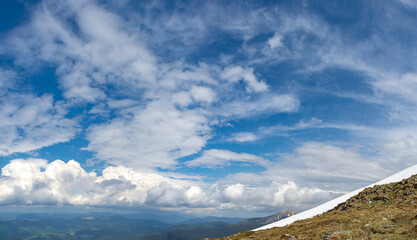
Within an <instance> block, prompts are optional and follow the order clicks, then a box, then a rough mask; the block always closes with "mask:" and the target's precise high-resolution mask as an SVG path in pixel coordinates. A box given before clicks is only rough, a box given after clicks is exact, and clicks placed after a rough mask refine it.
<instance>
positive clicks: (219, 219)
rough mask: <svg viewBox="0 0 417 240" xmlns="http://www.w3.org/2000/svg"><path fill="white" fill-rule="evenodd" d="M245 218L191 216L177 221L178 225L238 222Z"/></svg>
mask: <svg viewBox="0 0 417 240" xmlns="http://www.w3.org/2000/svg"><path fill="white" fill-rule="evenodd" d="M242 220H244V218H228V217H203V218H191V219H189V220H186V221H182V222H179V223H177V224H176V225H183V224H202V223H210V222H227V223H237V222H239V221H242Z"/></svg>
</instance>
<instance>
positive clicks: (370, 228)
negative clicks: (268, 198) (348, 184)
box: [221, 169, 417, 240]
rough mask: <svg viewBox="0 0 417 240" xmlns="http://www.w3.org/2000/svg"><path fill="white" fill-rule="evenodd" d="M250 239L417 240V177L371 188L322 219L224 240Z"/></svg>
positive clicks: (324, 215) (313, 219)
mask: <svg viewBox="0 0 417 240" xmlns="http://www.w3.org/2000/svg"><path fill="white" fill-rule="evenodd" d="M408 170H410V169H408ZM400 173H402V174H404V173H405V172H404V171H402V172H400ZM408 173H410V172H408ZM396 175H397V174H396ZM403 176H406V174H404V175H403ZM396 177H399V175H397V176H396ZM392 179H394V178H391V180H392ZM384 180H386V181H388V180H389V179H388V180H387V179H384ZM248 238H250V239H329V240H330V239H390V240H394V239H417V175H413V176H411V177H409V178H408V179H404V180H401V181H400V182H396V183H389V184H385V185H376V186H373V187H368V188H366V189H365V190H363V191H362V192H360V193H359V194H357V195H355V196H352V197H351V198H349V199H348V200H347V201H345V202H343V203H340V204H338V205H337V206H335V207H334V208H333V209H331V210H330V211H327V212H325V213H324V214H322V215H319V216H316V217H313V218H309V219H304V220H299V221H296V222H294V223H293V224H291V225H288V226H286V227H276V228H272V229H267V230H259V231H251V232H245V233H239V234H236V235H234V236H230V237H226V238H221V239H227V240H234V239H248Z"/></svg>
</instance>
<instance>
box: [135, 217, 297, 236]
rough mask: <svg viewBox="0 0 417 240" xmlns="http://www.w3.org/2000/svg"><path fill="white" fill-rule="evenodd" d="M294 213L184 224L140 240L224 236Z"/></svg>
mask: <svg viewBox="0 0 417 240" xmlns="http://www.w3.org/2000/svg"><path fill="white" fill-rule="evenodd" d="M294 214H296V212H295V211H293V210H286V211H284V212H280V213H277V214H274V215H271V216H268V217H263V218H249V219H245V220H242V221H239V222H237V223H235V224H231V223H227V222H211V223H203V224H182V225H178V226H174V227H171V228H169V229H168V230H167V231H163V232H161V233H158V234H151V235H147V236H142V237H140V238H139V240H199V239H202V238H208V237H224V236H228V235H231V234H235V233H238V232H242V231H248V230H252V229H254V228H257V227H260V226H263V225H265V224H269V223H272V222H274V221H279V220H281V219H284V218H286V217H289V216H292V215H294Z"/></svg>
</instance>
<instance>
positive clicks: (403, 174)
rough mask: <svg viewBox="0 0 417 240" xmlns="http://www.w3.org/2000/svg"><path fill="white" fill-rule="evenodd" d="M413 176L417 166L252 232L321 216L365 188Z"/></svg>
mask: <svg viewBox="0 0 417 240" xmlns="http://www.w3.org/2000/svg"><path fill="white" fill-rule="evenodd" d="M414 174H417V165H414V166H412V167H409V168H407V169H404V170H402V171H400V172H398V173H396V174H394V175H391V176H389V177H387V178H385V179H383V180H381V181H379V182H377V183H374V184H371V185H368V186H366V187H363V188H360V189H357V190H355V191H352V192H350V193H347V194H345V195H343V196H340V197H338V198H336V199H333V200H331V201H329V202H326V203H324V204H321V205H319V206H317V207H314V208H312V209H310V210H307V211H304V212H301V213H299V214H296V215H294V216H291V217H289V218H286V219H284V220H281V221H277V222H274V223H272V224H269V225H265V226H263V227H260V228H257V229H255V230H254V231H258V230H264V229H269V228H273V227H283V226H286V225H288V224H291V223H293V222H295V221H297V220H302V219H307V218H311V217H314V216H316V215H318V214H322V213H324V212H326V211H328V210H330V209H333V208H334V207H336V206H337V205H338V204H340V203H342V202H344V201H346V200H348V199H349V198H351V197H352V196H354V195H356V194H358V193H359V192H361V191H362V190H364V189H365V188H368V187H373V186H375V185H381V184H387V183H392V182H398V181H401V180H402V179H405V178H408V177H410V176H412V175H414Z"/></svg>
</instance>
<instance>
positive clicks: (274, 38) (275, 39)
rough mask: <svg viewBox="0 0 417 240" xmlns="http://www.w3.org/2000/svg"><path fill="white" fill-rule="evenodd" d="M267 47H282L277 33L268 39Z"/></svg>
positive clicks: (280, 38) (280, 37)
mask: <svg viewBox="0 0 417 240" xmlns="http://www.w3.org/2000/svg"><path fill="white" fill-rule="evenodd" d="M268 46H269V47H270V48H272V49H274V48H278V47H282V46H283V43H282V36H281V35H280V34H278V33H275V34H274V36H272V37H271V38H270V39H268Z"/></svg>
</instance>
